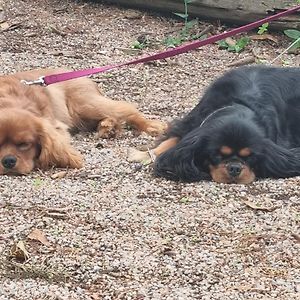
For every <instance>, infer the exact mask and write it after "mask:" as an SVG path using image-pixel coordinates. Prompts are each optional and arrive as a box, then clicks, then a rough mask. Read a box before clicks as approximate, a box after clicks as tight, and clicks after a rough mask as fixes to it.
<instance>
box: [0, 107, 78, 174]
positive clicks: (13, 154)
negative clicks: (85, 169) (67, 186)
mask: <svg viewBox="0 0 300 300" xmlns="http://www.w3.org/2000/svg"><path fill="white" fill-rule="evenodd" d="M62 131H63V129H61V128H57V126H53V125H52V124H51V123H50V122H49V121H48V120H46V119H44V118H41V117H38V116H36V115H34V114H33V113H31V112H29V111H26V110H24V109H17V108H5V109H1V110H0V174H15V175H17V174H27V173H29V172H31V171H32V170H33V169H34V168H35V167H40V168H43V169H45V168H48V167H50V166H52V165H53V166H58V167H80V166H81V157H80V155H79V154H78V153H77V152H76V151H75V150H73V148H71V146H70V145H69V141H68V139H67V137H66V136H64V135H63V134H62Z"/></svg>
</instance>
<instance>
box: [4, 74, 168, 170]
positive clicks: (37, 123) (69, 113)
mask: <svg viewBox="0 0 300 300" xmlns="http://www.w3.org/2000/svg"><path fill="white" fill-rule="evenodd" d="M64 71H66V70H62V69H59V70H34V71H28V72H22V73H17V74H13V75H8V76H0V174H25V173H29V172H30V171H32V170H33V169H34V168H35V167H39V168H42V169H47V168H49V167H51V166H57V167H63V168H65V167H70V168H80V167H82V164H83V163H82V157H81V155H80V154H79V153H78V152H77V151H76V150H75V149H74V148H73V147H72V146H71V145H70V137H69V130H70V129H74V128H75V129H79V130H82V129H87V130H92V129H94V130H97V132H98V136H99V137H102V138H108V137H111V136H115V135H116V134H117V133H118V132H119V131H120V129H121V126H122V123H127V124H130V125H132V126H133V127H135V128H136V129H137V130H138V131H144V132H146V133H148V134H150V135H157V134H160V133H161V132H162V131H163V130H164V124H163V123H161V122H160V121H155V120H148V119H146V118H145V117H144V116H143V115H142V114H141V113H140V112H139V111H138V110H137V109H136V108H135V106H134V105H132V104H130V103H127V102H124V101H114V100H111V99H108V98H106V97H104V96H103V95H101V93H100V91H99V90H98V88H97V86H96V85H95V84H94V83H93V82H92V81H91V80H90V79H87V78H80V79H74V80H69V81H65V82H62V83H57V84H54V85H50V86H48V87H41V86H28V85H25V84H23V83H21V80H23V79H25V80H33V79H37V78H38V77H40V76H44V75H49V74H54V73H61V72H64Z"/></svg>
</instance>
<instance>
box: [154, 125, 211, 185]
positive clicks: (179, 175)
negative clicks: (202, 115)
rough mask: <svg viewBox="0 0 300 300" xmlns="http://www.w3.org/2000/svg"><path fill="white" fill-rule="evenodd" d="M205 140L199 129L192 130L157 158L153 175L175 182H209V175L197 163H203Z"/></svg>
mask: <svg viewBox="0 0 300 300" xmlns="http://www.w3.org/2000/svg"><path fill="white" fill-rule="evenodd" d="M206 139H207V137H206V136H205V135H204V134H203V132H202V131H201V129H200V128H196V129H194V130H193V131H192V132H191V133H190V134H188V135H186V136H185V137H184V138H183V139H182V140H181V141H180V142H179V143H178V144H177V145H176V146H174V147H172V148H171V149H169V150H167V151H166V152H164V153H162V154H161V155H159V156H158V157H157V159H156V160H155V165H154V173H155V175H156V176H160V177H165V178H168V179H171V180H175V181H186V182H193V181H199V180H209V179H210V175H209V174H208V173H207V172H205V171H204V170H203V169H202V166H201V164H199V163H198V162H199V161H204V154H205V144H206Z"/></svg>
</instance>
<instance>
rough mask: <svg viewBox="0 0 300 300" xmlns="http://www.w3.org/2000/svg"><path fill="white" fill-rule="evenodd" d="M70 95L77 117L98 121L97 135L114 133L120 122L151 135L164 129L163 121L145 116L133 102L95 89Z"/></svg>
mask: <svg viewBox="0 0 300 300" xmlns="http://www.w3.org/2000/svg"><path fill="white" fill-rule="evenodd" d="M72 96H73V99H74V98H76V102H77V103H76V104H73V107H72V110H73V111H74V113H75V114H77V117H78V118H79V119H81V120H95V121H99V124H98V133H99V136H102V137H110V136H113V135H116V134H117V133H118V132H119V131H120V128H121V125H122V123H127V124H129V125H132V126H133V127H134V128H136V129H137V130H138V131H140V132H142V131H144V132H146V133H148V134H150V135H153V136H155V135H159V134H161V133H163V132H164V130H165V129H166V125H165V124H164V123H163V122H160V121H157V120H149V119H147V118H145V117H144V116H143V115H142V113H141V112H139V111H138V109H137V108H136V107H135V106H134V105H133V104H131V103H128V102H125V101H115V100H111V99H109V98H106V97H104V96H102V95H101V94H99V93H98V91H97V90H96V91H95V90H94V91H86V92H85V94H83V95H80V94H79V93H77V94H76V95H75V96H74V93H73V95H72ZM83 97H84V98H83Z"/></svg>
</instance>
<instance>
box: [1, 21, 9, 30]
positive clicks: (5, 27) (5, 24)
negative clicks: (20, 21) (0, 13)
mask: <svg viewBox="0 0 300 300" xmlns="http://www.w3.org/2000/svg"><path fill="white" fill-rule="evenodd" d="M0 27H1V30H2V31H3V30H7V29H8V28H9V27H10V25H9V24H8V23H7V22H2V23H1V24H0Z"/></svg>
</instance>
